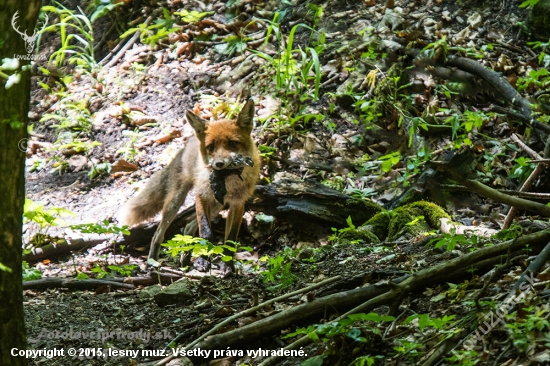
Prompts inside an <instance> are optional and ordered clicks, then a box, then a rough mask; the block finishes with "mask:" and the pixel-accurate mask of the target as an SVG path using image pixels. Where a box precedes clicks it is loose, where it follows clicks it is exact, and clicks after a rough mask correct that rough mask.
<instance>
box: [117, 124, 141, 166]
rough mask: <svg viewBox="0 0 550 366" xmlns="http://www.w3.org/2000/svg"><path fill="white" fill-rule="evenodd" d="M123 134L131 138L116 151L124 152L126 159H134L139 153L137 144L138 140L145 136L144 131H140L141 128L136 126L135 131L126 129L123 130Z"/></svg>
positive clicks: (118, 152)
mask: <svg viewBox="0 0 550 366" xmlns="http://www.w3.org/2000/svg"><path fill="white" fill-rule="evenodd" d="M122 135H123V136H127V137H129V139H128V141H127V142H126V143H125V144H124V146H123V147H121V148H120V149H118V150H117V151H116V154H117V155H118V154H123V155H124V159H125V160H126V161H134V160H135V158H136V156H138V155H139V151H138V150H137V149H136V147H135V145H136V142H137V140H138V139H139V138H141V137H142V136H143V133H141V132H139V129H137V128H136V129H135V130H134V131H128V130H124V131H122Z"/></svg>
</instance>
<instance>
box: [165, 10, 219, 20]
mask: <svg viewBox="0 0 550 366" xmlns="http://www.w3.org/2000/svg"><path fill="white" fill-rule="evenodd" d="M212 14H215V12H214V11H203V12H200V11H196V10H191V11H187V10H182V11H176V12H174V15H179V16H180V17H181V20H183V21H184V22H185V23H196V22H198V21H199V20H201V19H202V18H204V17H205V16H208V15H212Z"/></svg>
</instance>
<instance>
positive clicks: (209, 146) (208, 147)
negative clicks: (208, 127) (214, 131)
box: [206, 144, 214, 152]
mask: <svg viewBox="0 0 550 366" xmlns="http://www.w3.org/2000/svg"><path fill="white" fill-rule="evenodd" d="M206 149H207V150H208V151H209V152H213V151H214V144H210V145H208V146H206Z"/></svg>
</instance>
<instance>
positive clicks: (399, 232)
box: [345, 201, 451, 242]
mask: <svg viewBox="0 0 550 366" xmlns="http://www.w3.org/2000/svg"><path fill="white" fill-rule="evenodd" d="M442 218H448V219H450V218H451V217H450V216H449V215H448V214H447V213H446V212H445V211H444V210H443V209H442V208H441V207H439V206H438V205H436V204H435V203H432V202H426V201H417V202H413V203H411V204H408V205H405V206H401V207H399V208H396V209H395V210H393V211H383V212H379V213H377V214H376V215H374V216H373V217H372V218H371V219H370V220H368V221H367V222H365V223H364V224H363V225H361V226H360V227H358V228H357V229H349V231H347V229H346V232H345V238H346V239H350V240H353V239H362V240H364V241H367V239H368V238H369V237H370V238H371V239H370V241H371V242H378V241H383V240H386V239H387V240H391V241H395V240H398V239H403V238H405V239H410V238H413V237H416V236H419V235H422V234H423V233H426V232H429V231H431V230H433V229H438V228H439V226H440V220H441V219H442ZM366 232H368V233H370V234H372V235H374V236H375V237H376V239H378V240H373V239H372V237H371V236H367V234H365V233H366ZM354 235H355V236H354Z"/></svg>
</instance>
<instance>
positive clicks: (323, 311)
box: [194, 229, 550, 349]
mask: <svg viewBox="0 0 550 366" xmlns="http://www.w3.org/2000/svg"><path fill="white" fill-rule="evenodd" d="M549 240H550V229H546V230H542V231H540V232H538V233H534V234H530V235H525V236H522V237H520V238H517V239H515V240H509V241H506V242H504V243H501V244H497V245H494V246H491V247H486V248H481V249H478V250H476V251H475V252H472V253H468V254H465V255H463V256H460V257H458V258H454V259H452V260H450V261H446V262H442V263H440V264H438V265H436V266H434V267H431V268H426V269H424V270H421V271H418V272H417V273H415V274H413V275H410V276H402V277H399V278H397V279H395V280H393V281H391V283H386V284H374V285H370V286H367V287H362V288H358V289H354V290H350V291H345V292H340V293H336V294H333V295H329V296H325V297H322V298H317V299H315V300H313V301H311V302H308V303H304V304H301V305H298V306H295V307H293V308H291V309H289V310H286V311H283V312H280V313H278V314H275V315H273V316H271V317H267V318H264V319H262V320H259V321H257V322H254V323H252V324H249V325H246V326H244V327H241V328H238V329H235V330H231V331H229V332H226V333H222V334H218V335H215V336H212V337H209V338H207V339H205V340H204V341H202V342H200V343H199V344H197V345H196V346H195V347H194V348H201V349H221V348H226V347H230V348H238V347H246V346H247V345H249V344H250V342H253V341H254V340H255V339H259V338H260V337H265V336H267V335H270V334H274V333H276V332H277V331H279V330H280V329H284V328H287V327H289V326H293V325H296V324H304V322H306V321H308V320H311V319H319V318H320V317H323V316H324V317H327V316H329V315H330V314H334V313H336V312H343V311H346V310H349V309H352V308H355V309H354V310H356V312H367V311H370V310H372V309H375V308H376V307H379V306H381V305H385V304H388V303H389V302H391V301H392V300H399V299H400V298H402V297H403V296H404V295H405V294H408V293H411V292H414V291H421V290H423V289H425V288H426V287H429V286H433V285H436V284H439V283H445V282H447V281H453V282H456V281H457V280H459V279H460V277H459V276H457V275H458V274H462V276H461V277H464V276H470V277H471V273H470V272H469V271H470V270H471V268H475V267H478V266H477V263H478V262H483V261H485V260H488V259H491V260H492V261H493V260H494V259H495V257H497V256H503V255H507V253H508V251H516V250H522V249H525V246H526V245H527V244H529V247H530V249H534V247H535V246H540V245H541V244H543V243H546V242H548V241H549ZM539 250H540V248H539ZM365 301H366V302H365Z"/></svg>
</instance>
